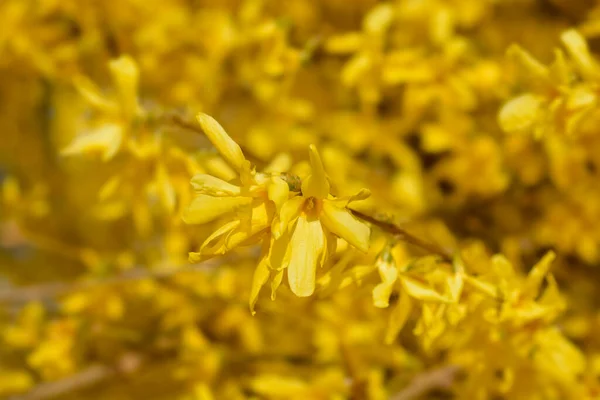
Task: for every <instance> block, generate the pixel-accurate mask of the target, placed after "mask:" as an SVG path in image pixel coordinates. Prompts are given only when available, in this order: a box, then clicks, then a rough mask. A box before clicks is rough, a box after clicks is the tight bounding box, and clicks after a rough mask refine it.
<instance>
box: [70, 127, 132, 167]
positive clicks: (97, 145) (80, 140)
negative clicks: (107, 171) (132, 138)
mask: <svg viewBox="0 0 600 400" xmlns="http://www.w3.org/2000/svg"><path fill="white" fill-rule="evenodd" d="M122 139H123V128H122V127H121V125H118V124H105V125H103V126H102V127H100V128H98V129H96V130H93V131H92V132H90V133H87V134H85V135H81V136H78V137H77V138H75V140H73V142H72V143H71V144H70V145H68V146H67V147H66V148H64V149H63V150H62V151H61V154H62V155H65V156H70V155H78V154H89V153H100V154H102V160H103V161H108V160H110V159H111V158H113V157H114V156H115V154H117V151H119V149H120V148H121V142H122Z"/></svg>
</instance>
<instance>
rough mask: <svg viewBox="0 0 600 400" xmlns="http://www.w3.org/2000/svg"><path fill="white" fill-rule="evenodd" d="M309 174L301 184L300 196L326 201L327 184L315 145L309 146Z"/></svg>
mask: <svg viewBox="0 0 600 400" xmlns="http://www.w3.org/2000/svg"><path fill="white" fill-rule="evenodd" d="M309 155H310V166H311V174H310V175H309V176H307V177H306V178H305V179H304V181H303V182H302V194H303V195H304V197H315V198H317V199H326V198H327V195H328V194H329V182H328V181H327V176H325V169H324V168H323V162H322V161H321V157H320V156H319V153H318V152H317V148H316V147H315V145H313V144H311V145H310V146H309Z"/></svg>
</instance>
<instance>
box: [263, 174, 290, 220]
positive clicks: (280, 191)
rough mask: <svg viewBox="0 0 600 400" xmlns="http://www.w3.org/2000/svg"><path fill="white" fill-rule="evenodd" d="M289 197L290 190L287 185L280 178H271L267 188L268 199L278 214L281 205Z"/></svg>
mask: <svg viewBox="0 0 600 400" xmlns="http://www.w3.org/2000/svg"><path fill="white" fill-rule="evenodd" d="M289 195H290V189H289V187H288V184H287V183H286V182H285V181H284V180H283V179H281V178H278V177H273V178H271V180H270V182H269V186H268V197H269V200H271V201H272V202H273V203H275V208H276V209H277V211H278V212H279V211H280V210H281V207H283V204H284V203H285V202H286V201H287V200H288V197H289Z"/></svg>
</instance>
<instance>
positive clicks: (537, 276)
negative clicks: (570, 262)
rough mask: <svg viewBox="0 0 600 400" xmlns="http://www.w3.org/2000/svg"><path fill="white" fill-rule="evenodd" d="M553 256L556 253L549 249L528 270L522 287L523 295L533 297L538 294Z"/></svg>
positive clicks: (554, 256)
mask: <svg viewBox="0 0 600 400" xmlns="http://www.w3.org/2000/svg"><path fill="white" fill-rule="evenodd" d="M555 258H556V254H555V253H554V252H553V251H549V252H548V253H546V254H545V255H544V257H542V259H541V260H540V261H538V262H537V264H535V265H534V266H533V268H532V269H531V271H529V274H528V275H527V279H526V280H525V285H524V287H523V294H524V295H525V296H528V297H530V298H535V297H536V296H537V295H538V293H539V291H540V286H541V285H542V281H543V280H544V278H546V275H548V271H550V265H551V264H552V262H553V261H554V259H555Z"/></svg>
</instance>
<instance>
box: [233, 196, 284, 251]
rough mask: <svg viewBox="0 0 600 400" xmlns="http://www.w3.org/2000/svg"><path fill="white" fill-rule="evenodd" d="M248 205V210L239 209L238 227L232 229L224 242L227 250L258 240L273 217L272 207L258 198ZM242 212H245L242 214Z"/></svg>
mask: <svg viewBox="0 0 600 400" xmlns="http://www.w3.org/2000/svg"><path fill="white" fill-rule="evenodd" d="M247 207H249V210H243V209H240V210H239V211H238V213H239V215H238V217H237V218H238V220H239V221H241V224H240V226H239V228H237V229H236V230H235V231H233V232H232V233H231V234H230V235H229V236H227V240H226V242H225V246H226V248H227V250H231V249H233V248H235V247H237V246H240V245H251V244H253V243H255V242H256V241H258V240H260V238H261V237H262V235H263V234H266V232H267V228H268V227H269V225H270V224H271V221H272V219H273V211H274V207H273V205H272V204H269V203H268V202H265V201H261V200H258V199H255V200H254V203H253V204H252V205H251V206H247ZM243 213H247V214H246V215H244V214H243Z"/></svg>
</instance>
